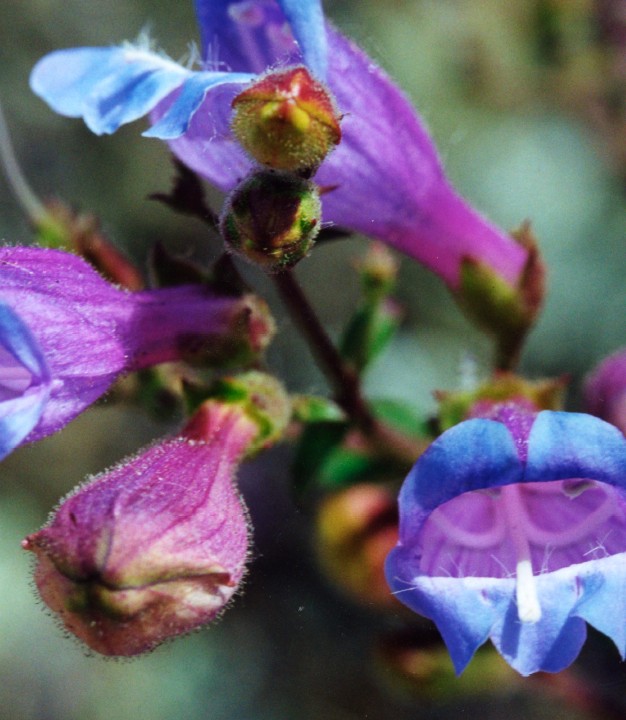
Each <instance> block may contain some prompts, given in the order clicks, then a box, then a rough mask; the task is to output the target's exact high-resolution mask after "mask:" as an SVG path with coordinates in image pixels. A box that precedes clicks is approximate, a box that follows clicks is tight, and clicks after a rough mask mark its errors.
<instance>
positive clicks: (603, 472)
mask: <svg viewBox="0 0 626 720" xmlns="http://www.w3.org/2000/svg"><path fill="white" fill-rule="evenodd" d="M567 478H588V479H591V480H598V481H600V482H606V483H608V484H610V485H615V486H618V487H621V488H625V489H626V438H625V437H624V436H623V435H622V433H621V432H620V431H619V430H618V429H617V428H616V427H615V426H614V425H611V424H610V423H607V422H605V421H604V420H600V419H599V418H596V417H593V416H592V415H586V414H584V413H570V412H551V411H543V412H540V413H539V414H538V415H537V418H536V420H535V422H534V424H533V427H532V430H531V432H530V435H529V438H528V460H527V465H526V473H525V479H526V480H527V481H529V482H533V481H548V480H563V479H567Z"/></svg>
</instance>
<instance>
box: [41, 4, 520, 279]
mask: <svg viewBox="0 0 626 720" xmlns="http://www.w3.org/2000/svg"><path fill="white" fill-rule="evenodd" d="M195 7H196V12H197V16H198V20H199V23H200V32H201V36H202V63H201V68H200V70H198V71H192V70H190V69H189V68H187V67H183V66H181V65H178V64H176V63H174V62H173V61H171V60H169V59H168V58H166V57H164V56H163V55H160V54H157V53H154V52H151V51H150V50H148V49H147V48H146V47H136V46H135V47H133V46H130V45H126V46H123V47H117V48H78V49H73V50H62V51H58V52H55V53H52V54H51V55H48V56H46V57H45V58H43V59H42V60H41V61H40V62H39V63H38V64H37V66H36V67H35V69H34V71H33V74H32V76H31V86H32V88H33V90H34V91H35V92H36V93H37V94H38V95H40V96H41V97H42V98H43V99H44V100H46V102H48V103H49V104H50V105H51V107H52V108H53V109H54V110H56V111H57V112H59V113H61V114H64V115H69V116H71V117H83V118H84V120H85V122H86V123H87V125H88V126H89V127H90V128H91V129H92V130H93V131H94V132H97V133H104V132H113V131H115V130H116V129H117V128H118V127H119V126H120V125H121V124H123V123H126V122H130V121H132V120H135V119H137V118H139V117H141V116H143V115H146V114H147V113H151V119H152V122H153V123H154V124H153V126H152V127H151V128H150V129H149V130H148V131H147V132H145V133H144V134H145V135H147V136H149V137H158V138H161V139H164V140H167V141H169V143H170V147H171V149H172V150H173V152H174V153H175V154H176V155H177V156H178V157H179V158H180V159H181V160H182V161H183V162H184V163H185V164H186V165H188V166H189V167H190V168H192V169H193V170H195V171H196V172H198V173H200V174H201V175H203V176H204V177H206V178H208V179H209V180H210V181H211V182H213V183H214V184H215V185H217V186H219V187H220V188H222V189H224V190H230V189H232V188H233V187H234V186H235V185H236V184H237V183H238V182H239V181H240V180H241V179H242V178H243V177H245V176H246V175H247V174H248V173H249V172H250V169H251V168H252V166H253V164H252V161H251V160H250V158H248V157H247V156H246V154H245V153H244V151H243V150H242V149H241V147H240V146H239V145H238V144H237V143H236V142H235V140H234V138H233V136H232V133H231V131H230V126H229V123H230V117H231V102H232V100H233V98H234V96H235V95H236V94H237V93H238V92H240V90H241V84H242V83H247V82H249V81H250V80H252V79H253V78H254V77H255V74H257V73H262V72H264V71H265V70H267V69H268V68H275V67H277V66H286V65H294V64H300V63H303V62H304V63H305V64H307V65H308V66H309V67H310V69H311V70H312V71H313V72H314V73H316V74H317V76H318V78H319V79H323V80H325V81H326V82H327V84H328V86H329V87H330V89H331V91H332V92H333V93H334V95H335V98H336V100H337V105H338V107H339V109H340V111H341V112H343V113H344V118H343V122H342V142H341V144H340V145H339V147H338V148H337V149H336V150H335V151H334V152H332V153H331V154H330V156H329V157H328V158H327V160H326V161H325V162H324V163H323V164H322V166H321V168H320V170H319V172H318V173H317V175H316V177H315V180H316V182H317V183H318V184H319V185H321V186H322V187H325V188H326V190H327V192H326V193H325V194H324V196H323V211H324V219H325V221H327V222H328V221H330V222H333V223H337V224H338V225H341V226H343V227H346V228H349V229H351V230H355V231H359V232H363V233H365V234H366V235H369V236H372V237H376V238H379V239H381V240H383V241H384V242H386V243H388V244H389V245H391V246H392V247H394V248H396V249H398V250H401V251H402V252H405V253H407V254H408V255H410V256H411V257H413V258H415V259H416V260H418V261H419V262H421V263H423V264H424V265H426V266H427V267H429V268H430V269H431V270H433V271H434V272H435V273H437V274H438V275H439V276H440V277H441V278H442V279H443V280H444V281H445V282H446V283H447V284H448V285H449V286H450V287H451V288H452V289H457V288H458V287H459V282H460V271H461V265H462V262H463V261H464V260H465V259H469V260H473V261H475V262H477V263H482V264H484V265H486V266H487V268H489V269H490V270H491V271H493V272H494V273H495V274H496V275H497V276H498V277H499V278H500V279H501V280H503V281H504V282H505V283H506V284H508V285H510V286H516V284H517V283H518V281H519V280H520V278H521V273H522V270H523V268H524V265H525V263H526V260H527V257H528V254H527V251H526V250H525V249H524V248H523V247H522V246H521V245H520V244H518V243H517V242H515V241H514V240H513V239H511V238H510V237H509V236H507V235H506V234H505V233H503V232H502V231H501V230H499V229H498V228H496V227H495V226H493V225H492V224H490V223H489V222H488V221H487V220H485V219H484V218H483V217H481V216H480V215H479V214H477V213H476V212H475V211H474V210H473V209H472V208H471V207H470V206H469V205H468V204H467V203H466V202H464V201H463V200H462V199H461V198H460V197H459V196H458V195H457V194H456V193H455V191H454V190H453V189H452V187H451V186H450V184H449V183H448V181H447V179H446V177H445V175H444V172H443V168H442V165H441V161H440V159H439V157H438V155H437V151H436V149H435V147H434V144H433V142H432V140H431V139H430V137H429V135H428V133H427V132H426V130H425V128H424V125H423V123H422V121H421V120H420V118H419V117H418V116H417V114H416V113H415V111H414V110H413V108H412V107H411V105H410V103H409V102H408V100H407V99H406V97H405V96H404V95H403V94H402V93H401V91H400V90H399V89H398V88H397V87H396V86H395V85H394V84H393V83H392V82H391V80H390V79H389V78H388V77H387V76H386V75H385V74H384V73H383V72H382V71H381V70H380V69H379V68H377V67H376V65H375V64H374V63H373V62H372V60H371V59H370V58H369V57H367V55H366V54H365V53H363V52H362V51H361V50H360V49H359V48H358V47H356V46H355V45H354V44H353V43H351V42H350V41H349V40H347V39H346V38H345V37H344V36H343V35H341V34H340V33H339V32H337V31H336V30H335V29H334V28H333V27H331V26H328V25H326V26H324V23H323V18H322V14H321V6H320V3H319V2H316V1H311V2H305V1H304V0H290V1H289V2H287V0H281V1H280V2H275V1H274V0H240V1H239V2H232V1H231V2H229V1H228V0H212V1H211V0H196V2H195ZM289 28H290V29H289ZM326 63H327V70H326Z"/></svg>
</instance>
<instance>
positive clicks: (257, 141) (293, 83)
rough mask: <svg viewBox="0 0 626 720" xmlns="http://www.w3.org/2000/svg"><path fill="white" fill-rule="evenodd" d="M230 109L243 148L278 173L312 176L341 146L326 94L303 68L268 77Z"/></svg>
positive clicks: (242, 94)
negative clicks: (332, 151)
mask: <svg viewBox="0 0 626 720" xmlns="http://www.w3.org/2000/svg"><path fill="white" fill-rule="evenodd" d="M233 108H234V110H235V115H234V117H233V121H232V128H233V132H234V133H235V135H236V137H237V139H238V140H239V142H240V143H241V145H243V147H244V148H245V149H246V150H247V151H248V152H249V153H250V155H252V157H253V158H254V159H255V160H257V161H258V162H260V163H262V164H263V165H269V167H272V168H276V169H277V170H289V171H290V172H306V173H312V172H314V171H315V170H317V168H318V167H319V166H320V165H321V163H322V161H323V160H324V158H325V157H326V156H327V155H328V153H329V152H330V151H331V150H332V149H333V147H334V146H335V145H337V144H338V143H339V141H340V140H341V130H340V128H339V120H340V118H339V115H338V113H337V110H336V109H335V105H334V102H333V100H332V98H331V96H330V94H329V92H328V91H327V90H326V89H325V88H324V86H323V85H322V84H321V83H319V82H317V81H316V80H314V79H313V78H312V77H311V76H310V75H309V72H308V70H307V69H306V68H304V67H296V68H290V69H288V70H279V71H276V72H270V73H268V74H267V75H265V76H264V77H262V78H261V79H260V80H259V81H257V82H255V83H254V84H253V85H252V87H249V88H248V89H247V90H244V91H243V92H242V93H240V94H239V95H237V97H236V98H235V99H234V100H233Z"/></svg>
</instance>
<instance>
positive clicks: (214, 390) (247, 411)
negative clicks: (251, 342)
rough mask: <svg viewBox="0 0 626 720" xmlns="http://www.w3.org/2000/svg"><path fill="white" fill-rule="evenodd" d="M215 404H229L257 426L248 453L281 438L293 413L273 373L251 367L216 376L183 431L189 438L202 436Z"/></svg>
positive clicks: (224, 405) (281, 386) (197, 438)
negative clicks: (227, 374) (224, 375)
mask: <svg viewBox="0 0 626 720" xmlns="http://www.w3.org/2000/svg"><path fill="white" fill-rule="evenodd" d="M215 405H218V406H223V407H230V406H232V407H233V409H235V410H236V411H237V412H238V413H240V414H242V415H243V416H245V417H246V419H247V420H248V421H249V422H251V423H252V424H253V425H254V426H255V427H256V435H255V436H254V437H253V438H252V439H251V440H250V442H249V443H248V447H247V449H246V456H247V457H249V456H250V455H254V454H255V453H256V452H257V451H258V450H260V449H262V448H267V447H269V446H271V445H273V444H274V443H276V442H278V441H279V440H281V439H282V437H283V435H284V433H285V431H286V429H287V426H288V423H289V420H290V419H291V415H292V406H291V400H290V398H289V396H288V395H287V392H286V391H285V388H284V387H283V385H282V383H281V382H280V381H278V380H277V379H276V378H275V377H273V376H272V375H268V374H267V373H263V372H259V371H257V370H251V371H249V372H246V373H242V374H241V375H234V376H231V377H228V376H227V377H222V378H220V379H219V380H217V381H216V382H215V383H214V384H213V385H212V386H211V388H210V389H209V394H208V399H207V400H206V401H205V402H203V403H200V405H199V406H198V407H197V409H196V412H195V413H194V414H193V415H192V417H191V419H190V420H189V422H188V423H187V425H186V427H185V428H184V430H183V431H182V434H183V435H184V436H185V437H187V438H189V439H191V440H204V439H205V438H206V437H207V433H208V434H210V428H211V427H212V426H213V424H214V418H215V409H214V406H215ZM207 428H208V429H207Z"/></svg>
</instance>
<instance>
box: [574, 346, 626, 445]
mask: <svg viewBox="0 0 626 720" xmlns="http://www.w3.org/2000/svg"><path fill="white" fill-rule="evenodd" d="M584 395H585V405H586V409H587V412H590V413H591V414H592V415H597V416H598V417H600V418H602V419H603V420H607V421H608V422H610V423H613V425H616V426H617V427H618V428H619V429H620V430H621V431H622V432H623V433H624V435H626V348H621V350H618V351H617V352H615V353H613V354H612V355H609V357H607V358H605V359H604V360H603V361H602V362H601V363H600V364H599V365H598V366H597V367H596V368H595V369H594V370H593V372H591V373H590V374H589V375H588V376H587V378H586V381H585V388H584Z"/></svg>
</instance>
